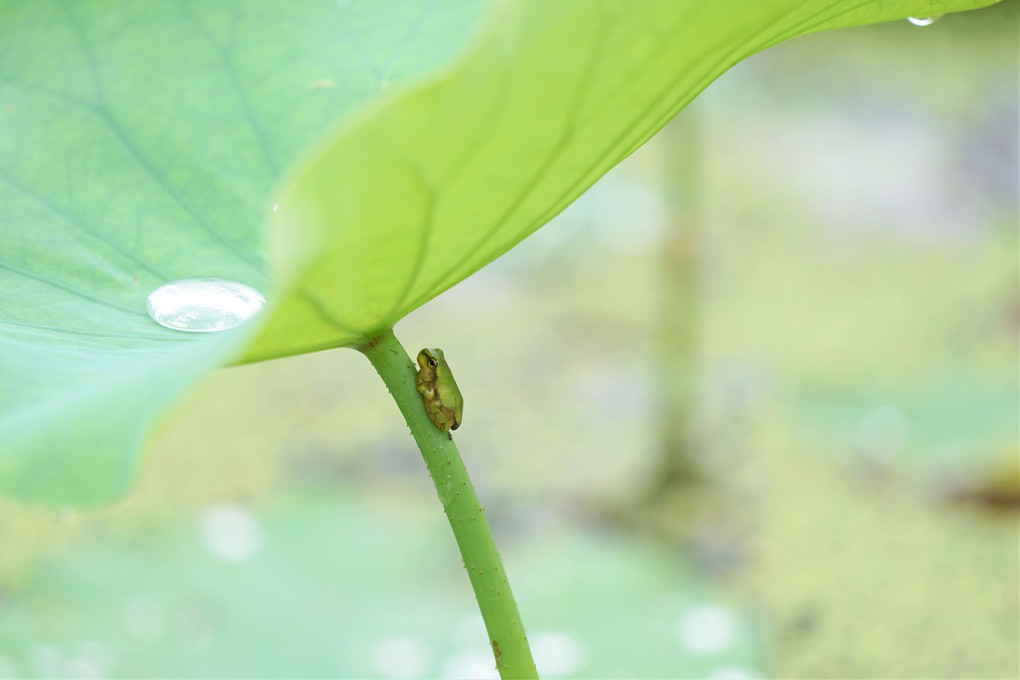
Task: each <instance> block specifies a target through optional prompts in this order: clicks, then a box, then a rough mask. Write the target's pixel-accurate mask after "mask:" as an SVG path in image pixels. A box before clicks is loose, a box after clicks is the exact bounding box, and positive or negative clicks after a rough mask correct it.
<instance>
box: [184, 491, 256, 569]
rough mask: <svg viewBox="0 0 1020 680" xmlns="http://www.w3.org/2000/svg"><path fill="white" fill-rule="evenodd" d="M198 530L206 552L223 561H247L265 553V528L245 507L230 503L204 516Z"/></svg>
mask: <svg viewBox="0 0 1020 680" xmlns="http://www.w3.org/2000/svg"><path fill="white" fill-rule="evenodd" d="M199 531H200V533H201V535H202V542H203V543H205V547H206V549H207V550H208V551H209V552H210V553H211V554H212V555H213V556H214V557H216V558H218V559H220V560H223V561H224V562H233V563H235V564H241V563H243V562H248V561H249V560H251V559H252V558H254V557H255V556H256V555H258V554H259V552H261V551H262V543H263V536H262V525H261V524H259V521H258V520H257V519H255V517H254V516H253V515H252V514H251V513H249V512H248V511H247V510H245V509H244V508H241V507H238V506H236V505H231V504H229V503H221V504H218V505H213V506H211V507H209V508H207V509H206V510H205V512H203V513H202V518H201V520H199Z"/></svg>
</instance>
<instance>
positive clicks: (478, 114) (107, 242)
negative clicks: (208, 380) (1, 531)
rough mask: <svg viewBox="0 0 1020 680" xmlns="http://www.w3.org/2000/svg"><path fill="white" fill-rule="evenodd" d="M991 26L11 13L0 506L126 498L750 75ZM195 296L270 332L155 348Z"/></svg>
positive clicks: (614, 14)
mask: <svg viewBox="0 0 1020 680" xmlns="http://www.w3.org/2000/svg"><path fill="white" fill-rule="evenodd" d="M983 4H988V3H987V0H947V1H945V2H931V1H927V2H925V1H919V0H913V1H911V0H885V1H883V2H877V1H868V2H866V1H862V0H843V1H833V0H811V1H806V2H805V1H803V0H774V1H773V2H751V1H749V0H716V1H714V2H694V1H690V2H681V1H680V0H662V1H660V2H653V1H650V0H649V1H647V2H641V3H624V2H609V1H606V2H596V1H594V0H591V1H589V0H584V1H580V0H576V1H575V0H563V1H560V2H540V1H538V0H534V1H526V2H512V3H507V4H498V5H497V7H496V9H494V10H490V9H488V8H487V7H486V6H483V4H482V3H481V1H479V2H463V1H460V2H457V1H454V0H449V1H448V2H444V1H441V0H440V1H436V2H428V3H424V2H411V1H408V2H392V1H387V2H381V1H375V0H372V1H369V0H364V1H362V2H358V1H357V0H351V1H349V2H348V1H347V0H340V2H336V1H334V2H314V3H313V2H301V3H276V2H270V1H269V0H262V1H255V0H246V1H244V2H238V3H229V4H226V3H204V2H200V1H199V0H194V1H193V2H185V1H183V0H177V1H174V0H163V1H156V0H151V1H148V2H129V1H127V0H123V1H121V2H113V1H110V0H105V1H98V0H97V1H95V2H86V1H79V2H73V3H70V2H62V1H61V0H52V1H51V2H46V1H45V0H32V1H31V2H14V1H13V0H7V1H3V0H0V205H2V206H3V208H2V211H0V220H2V221H0V286H2V291H3V295H2V297H0V488H2V489H3V490H4V491H5V492H7V493H9V494H12V495H16V496H20V497H23V498H31V499H36V500H44V501H49V502H57V503H90V502H98V501H101V500H105V499H109V498H110V497H112V496H115V495H116V494H118V493H121V492H123V490H124V488H125V487H126V484H127V483H128V481H129V480H130V477H131V473H132V470H133V467H134V460H135V456H136V454H137V451H138V449H139V448H140V447H141V446H142V444H143V442H144V439H145V436H146V433H147V432H148V431H149V430H150V429H151V426H152V423H153V421H154V420H155V418H156V417H157V416H158V414H159V413H160V412H161V411H162V410H163V409H164V408H165V407H166V405H167V404H169V403H170V402H171V401H172V400H174V399H175V398H177V397H178V396H179V395H180V394H181V393H182V392H183V391H184V390H185V389H186V387H187V386H188V385H189V384H191V383H192V382H194V381H195V380H196V379H197V378H198V377H199V376H200V375H201V374H203V373H204V372H206V371H207V370H209V369H210V368H211V367H213V366H216V365H219V364H223V363H230V362H232V361H237V360H239V359H241V358H242V357H243V360H254V359H264V358H272V357H280V356H286V355H289V354H295V353H300V352H304V351H309V350H314V349H321V348H325V347H337V346H342V345H353V344H356V343H358V342H359V341H361V339H363V338H364V337H365V336H366V335H368V334H371V332H372V331H374V330H375V329H378V328H381V327H385V326H389V325H391V324H392V323H393V322H395V321H396V320H397V319H399V318H400V317H401V316H402V315H404V314H406V313H407V312H408V311H410V310H411V309H414V308H415V307H416V306H419V305H421V304H422V303H423V302H425V301H426V300H428V299H430V298H431V297H434V296H435V295H438V294H439V293H440V292H442V291H443V290H445V289H446V288H449V287H450V286H452V285H453V284H454V283H456V282H457V281H459V280H461V279H463V278H464V277H466V276H468V275H469V274H471V273H472V272H474V271H477V270H478V269H479V268H481V267H482V266H484V265H485V264H486V263H488V262H490V261H491V260H493V259H494V258H496V257H498V256H499V255H500V254H502V253H504V252H506V251H507V250H508V249H509V248H511V247H513V245H514V244H516V243H518V242H519V241H520V240H521V239H523V238H524V237H525V236H527V235H528V234H529V233H531V232H532V231H534V230H535V229H537V228H538V227H540V226H541V225H542V224H543V223H545V222H546V221H547V220H548V219H549V218H550V217H552V216H553V215H555V214H556V213H557V212H558V211H559V210H561V209H562V208H563V207H565V206H566V205H567V204H568V203H569V202H570V201H572V200H573V199H574V198H575V197H576V196H577V195H579V194H580V193H581V192H582V191H584V189H586V188H587V187H588V186H590V185H591V184H592V183H593V182H594V181H595V180H596V179H597V178H598V177H599V176H600V175H602V174H603V173H604V172H605V171H606V170H608V169H609V168H610V167H612V166H613V165H614V164H615V163H617V162H618V161H619V160H620V159H622V158H623V157H625V156H626V155H627V154H629V153H630V152H632V151H633V150H634V149H635V148H637V147H638V146H639V145H640V144H641V143H643V142H644V141H646V140H647V139H648V138H649V137H650V136H651V135H653V134H654V133H655V132H656V131H657V130H658V129H659V128H661V127H662V126H663V125H664V124H665V123H666V122H667V121H668V120H669V119H670V118H671V117H672V116H673V115H674V114H675V113H676V112H677V111H679V110H680V108H682V107H683V106H684V105H685V104H686V103H687V102H688V101H689V100H690V99H691V98H693V97H694V96H695V95H696V94H697V93H698V92H699V91H701V90H702V89H703V88H704V87H705V86H706V85H707V84H708V83H709V82H711V81H712V80H713V79H714V78H716V77H717V76H718V75H719V74H720V73H722V72H723V71H724V70H725V69H727V68H729V67H730V66H732V65H733V64H734V63H736V62H737V61H739V60H740V59H742V58H744V57H745V56H747V55H750V54H752V53H754V52H757V51H759V50H761V49H764V48H765V47H768V46H770V45H773V44H775V43H777V42H779V41H781V40H784V39H787V38H790V37H793V36H795V35H798V34H802V33H806V32H810V31H815V30H820V29H823V28H837V27H841V26H849V25H853V24H860V23H867V22H875V21H884V20H892V19H900V18H903V17H906V16H908V15H929V14H937V13H942V12H946V11H952V10H960V9H968V8H972V7H976V6H980V5H983ZM486 12H488V14H489V16H490V18H489V20H488V28H487V29H485V30H484V31H482V33H481V35H480V37H478V38H476V39H473V38H472V36H474V35H475V34H476V31H475V27H476V26H478V25H479V24H480V19H479V17H481V16H482V15H483V14H484V13H486ZM472 40H474V42H473V44H472V46H471V47H470V49H467V48H466V45H467V44H468V43H469V41H472ZM337 124H338V125H340V127H338V128H337V131H336V132H334V133H332V134H330V135H328V136H325V137H323V135H324V134H325V131H326V130H327V129H328V128H330V126H332V125H337ZM301 154H306V157H305V160H303V161H299V162H297V170H296V171H294V172H292V173H291V175H290V178H289V180H288V181H287V182H286V183H285V184H284V188H283V189H282V191H281V192H279V193H278V194H276V193H274V187H275V186H276V183H277V182H278V180H279V179H280V176H281V173H284V172H285V171H286V170H287V168H289V167H291V166H293V165H294V164H295V162H296V161H297V159H298V158H299V156H300V155H301ZM276 203H279V209H278V210H277V211H276V212H273V211H272V206H273V205H275V204H276ZM267 217H269V218H270V220H269V223H270V229H269V238H268V239H267V240H266V242H267V243H269V244H270V247H269V256H270V258H269V259H270V260H271V261H272V267H267V266H265V265H264V257H263V254H264V249H265V246H264V245H263V239H262V226H261V225H262V223H263V222H264V221H265V219H266V218H267ZM192 276H220V277H226V278H231V279H236V280H239V281H243V282H246V283H249V284H251V285H253V286H255V287H257V288H259V289H262V290H267V291H269V298H270V306H269V308H268V309H267V310H266V311H265V312H264V313H263V314H262V315H260V319H259V321H258V323H257V324H248V325H246V326H242V327H241V328H239V329H236V330H233V331H225V332H222V333H215V334H185V333H180V332H175V331H171V330H167V329H164V328H162V327H160V326H158V325H156V324H155V323H153V322H152V321H151V320H150V319H149V318H148V316H147V314H146V311H145V300H146V297H147V295H148V293H149V292H151V291H152V290H153V289H154V288H156V287H157V286H159V285H161V284H163V283H165V282H168V281H171V280H174V279H179V278H185V277H192Z"/></svg>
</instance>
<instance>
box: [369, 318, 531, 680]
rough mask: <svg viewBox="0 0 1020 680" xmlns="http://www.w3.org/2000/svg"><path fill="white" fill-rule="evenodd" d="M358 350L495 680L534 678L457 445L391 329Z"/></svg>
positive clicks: (503, 573)
mask: <svg viewBox="0 0 1020 680" xmlns="http://www.w3.org/2000/svg"><path fill="white" fill-rule="evenodd" d="M358 349H360V350H361V352H362V353H364V355H365V356H367V357H368V360H369V361H371V362H372V366H374V367H375V370H376V371H377V372H378V373H379V376H380V377H381V378H382V379H383V382H384V383H386V387H387V389H389V391H390V394H391V395H393V400H394V401H395V402H397V407H398V408H400V412H401V413H402V414H404V420H406V421H407V426H408V427H409V428H411V436H413V437H414V441H415V442H417V444H418V448H419V449H420V450H421V455H422V457H423V458H424V459H425V466H426V467H427V468H428V471H429V475H431V477H432V482H433V483H434V484H435V486H436V492H437V493H438V494H439V500H440V502H441V503H442V504H443V510H445V511H446V517H447V519H449V521H450V527H451V528H452V529H453V535H454V537H455V538H456V539H457V546H458V547H459V548H460V554H461V556H462V557H463V558H464V567H465V568H466V569H467V572H468V578H470V579H471V587H472V588H473V589H474V591H475V599H477V600H478V608H479V609H480V610H481V612H482V619H483V620H484V621H485V629H486V630H487V631H488V633H489V643H490V644H491V645H492V653H493V655H494V656H495V658H496V669H497V670H498V671H499V675H500V677H501V678H502V679H503V680H511V679H514V680H517V679H518V678H521V679H524V678H538V672H537V671H536V670H535V662H534V660H533V659H532V658H531V649H530V648H529V647H528V639H527V637H526V636H525V634H524V624H523V623H522V622H521V615H520V613H519V612H518V611H517V603H516V602H515V601H514V596H513V593H512V592H511V591H510V582H509V581H508V580H507V578H506V571H505V570H504V569H503V560H502V559H501V558H500V556H499V551H498V550H496V542H495V541H494V540H493V538H492V531H491V530H490V529H489V523H488V522H487V521H486V519H485V511H484V510H483V508H482V504H481V503H480V502H479V501H478V496H477V495H476V494H475V487H474V486H473V485H472V484H471V479H470V478H469V477H468V473H467V468H465V467H464V461H463V460H461V457H460V452H459V451H457V446H456V445H455V444H454V443H453V440H452V439H451V438H450V437H449V436H448V435H447V433H446V432H443V431H442V430H440V429H439V428H438V427H436V426H435V425H434V424H433V423H432V421H431V420H429V416H428V414H427V413H426V412H425V404H424V403H423V401H422V397H421V394H419V393H418V390H417V388H416V387H415V376H416V375H417V371H416V370H415V367H414V364H412V363H411V358H410V357H409V356H408V355H407V352H406V351H404V348H403V346H401V344H400V341H398V340H397V338H396V337H395V336H394V335H393V331H392V330H386V331H385V332H383V333H381V334H380V335H378V336H376V337H375V338H374V339H373V340H371V341H370V342H369V343H367V344H366V345H364V346H362V347H359V348H358Z"/></svg>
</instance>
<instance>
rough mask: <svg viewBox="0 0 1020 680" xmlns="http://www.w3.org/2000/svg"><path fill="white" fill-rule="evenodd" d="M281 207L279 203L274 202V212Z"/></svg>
mask: <svg viewBox="0 0 1020 680" xmlns="http://www.w3.org/2000/svg"><path fill="white" fill-rule="evenodd" d="M279 207H280V204H279V203H274V204H273V212H276V209H277V208H279Z"/></svg>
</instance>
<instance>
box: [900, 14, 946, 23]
mask: <svg viewBox="0 0 1020 680" xmlns="http://www.w3.org/2000/svg"><path fill="white" fill-rule="evenodd" d="M941 18H942V15H941V14H933V15H931V16H930V17H907V21H909V22H910V23H912V24H913V25H915V26H931V25H932V24H934V23H935V22H936V21H938V20H939V19H941Z"/></svg>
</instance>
